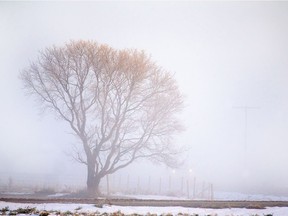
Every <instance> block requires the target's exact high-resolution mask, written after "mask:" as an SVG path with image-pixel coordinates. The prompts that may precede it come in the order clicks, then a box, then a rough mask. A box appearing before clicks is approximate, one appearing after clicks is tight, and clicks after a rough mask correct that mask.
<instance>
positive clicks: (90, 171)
mask: <svg viewBox="0 0 288 216" xmlns="http://www.w3.org/2000/svg"><path fill="white" fill-rule="evenodd" d="M100 181H101V178H99V176H96V173H95V164H93V163H92V164H91V163H88V165H87V194H88V196H90V197H98V196H100V195H101V192H100V190H99V184H100Z"/></svg>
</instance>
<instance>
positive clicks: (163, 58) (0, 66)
mask: <svg viewBox="0 0 288 216" xmlns="http://www.w3.org/2000/svg"><path fill="white" fill-rule="evenodd" d="M287 38H288V2H178V1H177V2H176V1H175V2H173V1H172V2H132V1H131V2H112V1H108V2H83V3H82V2H0V75H1V76H0V152H1V156H0V178H1V173H2V176H4V175H6V176H9V175H12V176H13V175H14V174H15V173H30V174H31V175H32V174H33V175H34V174H43V175H44V174H51V175H55V176H57V175H59V176H60V175H63V176H64V175H70V176H72V179H73V176H77V177H78V178H80V179H83V184H85V178H86V176H85V173H86V169H85V167H84V166H81V165H79V164H77V163H75V162H72V159H71V158H70V157H69V156H67V154H69V152H70V146H71V144H75V140H74V138H73V137H72V136H70V135H69V134H68V132H69V127H67V126H66V124H65V123H63V122H61V121H56V120H55V119H54V117H53V116H52V115H50V114H48V115H46V114H44V115H41V114H40V112H39V109H38V107H37V104H36V103H35V101H33V99H31V98H27V97H26V96H25V94H24V92H23V89H22V84H21V82H20V80H19V79H18V76H19V72H20V71H21V70H22V69H23V68H25V67H26V66H28V65H29V62H30V61H33V60H35V59H36V58H37V55H38V51H39V50H41V49H43V48H45V47H49V46H51V45H59V46H61V45H63V44H64V43H65V42H69V40H71V39H73V40H77V39H84V40H86V39H87V40H88V39H92V40H96V41H97V42H99V43H107V44H108V45H110V46H112V47H114V48H119V49H122V48H137V49H143V50H145V51H146V52H147V53H148V54H151V56H152V59H153V60H155V61H156V62H157V63H158V64H159V65H161V66H162V67H163V68H165V69H167V70H169V71H171V72H172V73H174V74H175V77H176V79H177V81H178V83H179V85H180V88H181V90H182V92H183V93H184V95H185V96H186V100H185V102H186V108H185V110H184V112H183V121H184V124H185V125H186V128H187V130H186V131H185V132H184V133H183V134H182V135H181V136H180V137H176V139H175V142H176V143H185V144H187V145H188V146H189V147H190V148H191V150H190V151H189V154H188V156H189V157H188V159H187V161H186V163H185V164H184V165H183V166H182V167H181V168H180V169H179V170H175V171H173V172H175V174H177V173H181V175H186V174H187V175H188V172H189V170H190V174H191V172H192V174H193V175H194V176H197V177H198V178H201V179H204V180H206V181H209V182H212V183H213V184H214V186H215V188H216V189H219V190H228V191H233V190H234V191H245V192H247V191H248V192H257V193H258V192H263V193H267V192H270V193H276V192H279V191H281V192H284V193H286V194H287V195H288V168H287V164H288V163H287V162H288V156H287V153H288V151H287V150H288V146H287V141H288V40H287ZM235 106H255V107H258V108H259V109H255V110H249V111H248V125H247V145H248V147H247V151H246V152H245V147H244V144H245V139H244V131H245V118H244V111H243V110H240V109H233V107H235ZM39 114H40V115H39ZM147 167H148V169H147ZM145 168H146V169H145ZM131 170H133V173H135V175H147V173H149V172H151V171H153V173H155V175H160V174H161V173H166V174H167V173H169V172H171V170H170V169H167V168H165V167H154V166H152V165H150V164H149V163H148V164H147V163H144V166H143V163H138V164H135V165H133V167H132V168H130V169H127V171H126V172H131ZM139 170H140V171H141V172H140V171H139ZM156 173H157V174H156ZM152 175H153V174H152ZM179 175H180V174H179ZM63 180H64V179H63ZM0 181H2V182H3V181H6V180H5V179H2V180H1V179H0Z"/></svg>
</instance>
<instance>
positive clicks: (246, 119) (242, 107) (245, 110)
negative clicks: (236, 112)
mask: <svg viewBox="0 0 288 216" xmlns="http://www.w3.org/2000/svg"><path fill="white" fill-rule="evenodd" d="M233 109H241V110H243V111H244V122H245V128H244V149H245V153H247V148H248V145H247V144H248V141H247V129H248V110H252V109H260V108H259V107H252V106H234V107H233Z"/></svg>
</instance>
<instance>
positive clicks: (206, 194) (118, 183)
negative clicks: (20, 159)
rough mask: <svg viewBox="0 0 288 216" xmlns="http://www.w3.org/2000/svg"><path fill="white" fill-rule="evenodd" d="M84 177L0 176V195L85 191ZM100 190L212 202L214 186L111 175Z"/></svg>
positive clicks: (165, 177) (192, 178)
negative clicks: (2, 193)
mask: <svg viewBox="0 0 288 216" xmlns="http://www.w3.org/2000/svg"><path fill="white" fill-rule="evenodd" d="M85 185H86V184H85V176H82V177H80V176H72V175H65V176H63V175H62V176H60V175H44V174H43V175H40V174H39V175H29V174H18V175H13V176H12V175H9V174H8V173H0V192H1V191H2V192H5V191H6V192H7V191H15V192H16V191H17V192H35V191H39V190H45V189H46V190H48V189H49V190H51V191H52V190H53V191H55V192H77V191H80V190H83V189H84V188H85ZM100 189H101V191H102V193H103V194H105V195H114V196H126V195H129V196H131V197H133V195H138V196H139V195H156V196H173V197H179V198H182V199H205V200H213V198H214V190H213V184H212V183H209V182H205V181H203V180H201V179H198V178H196V176H177V175H173V174H172V175H161V176H154V175H148V176H140V175H138V176H135V175H133V174H123V173H122V174H117V173H116V174H112V175H108V176H106V178H104V179H102V181H101V184H100Z"/></svg>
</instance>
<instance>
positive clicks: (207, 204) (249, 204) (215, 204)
mask: <svg viewBox="0 0 288 216" xmlns="http://www.w3.org/2000/svg"><path fill="white" fill-rule="evenodd" d="M0 201H4V202H15V203H79V204H84V203H85V204H94V205H95V206H98V207H101V206H103V205H118V206H182V207H190V208H214V209H221V208H251V209H263V208H265V207H276V206H278V207H288V201H205V200H140V199H92V198H91V199H89V198H81V199H80V198H48V199H47V198H39V199H38V198H0Z"/></svg>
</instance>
